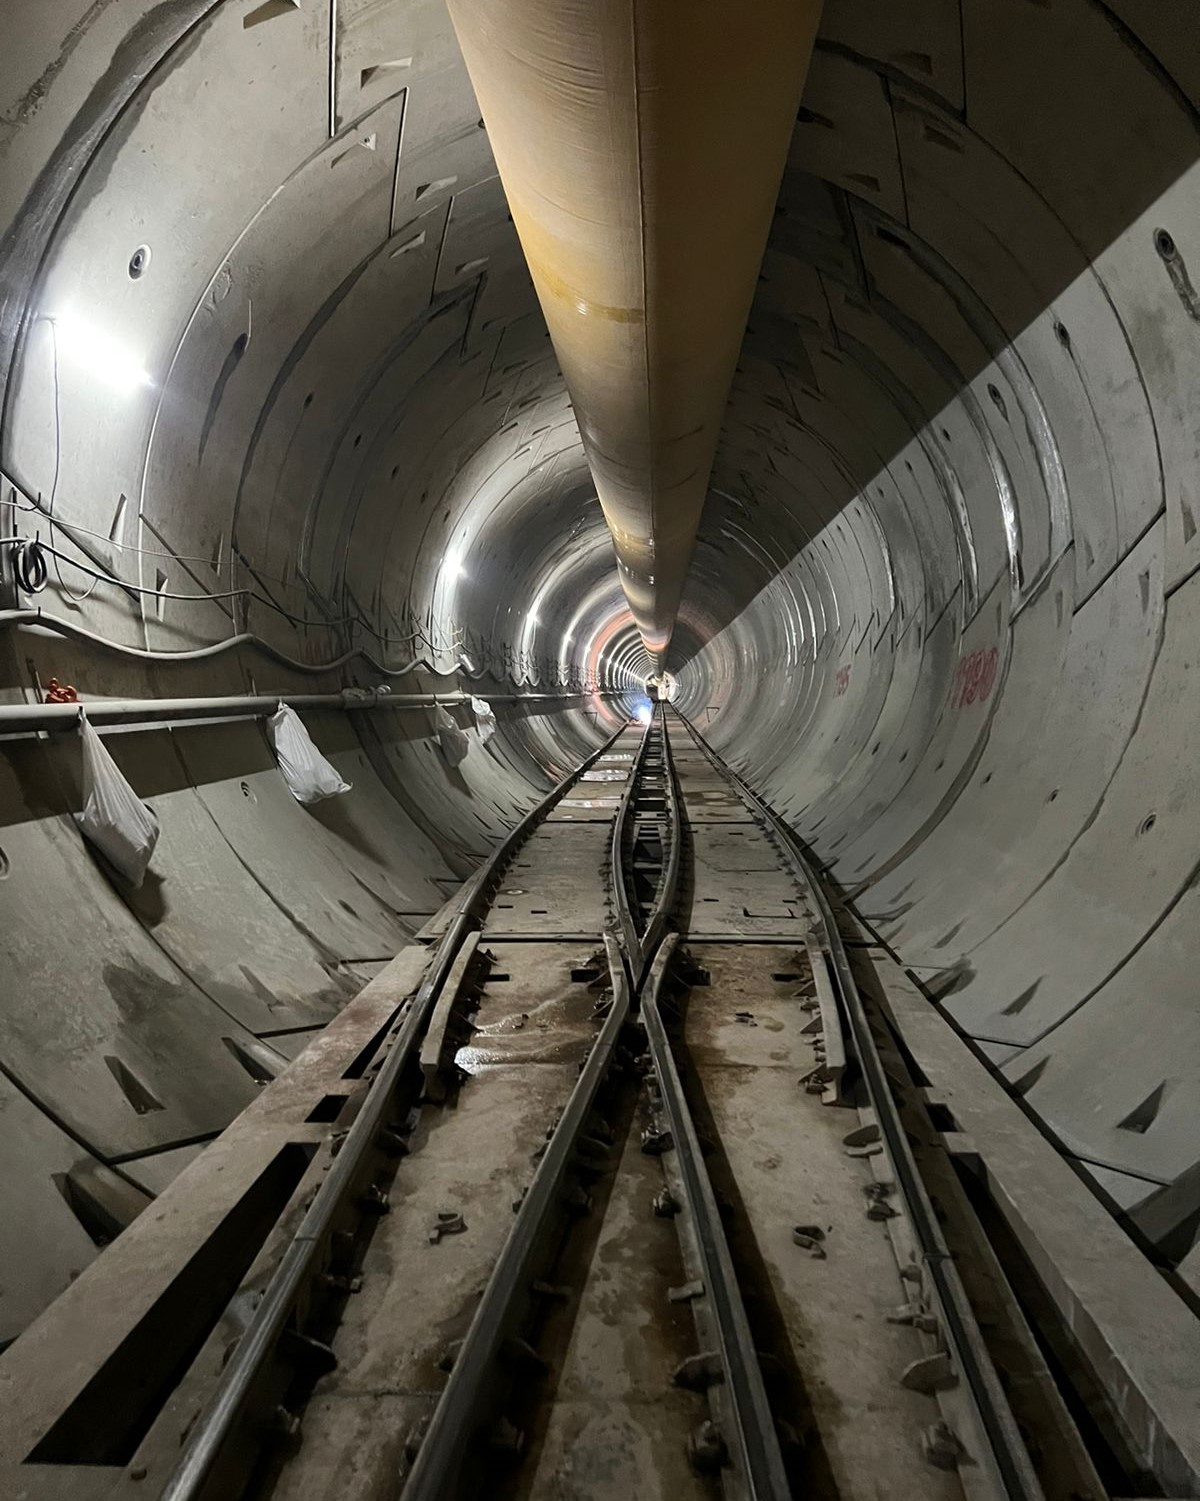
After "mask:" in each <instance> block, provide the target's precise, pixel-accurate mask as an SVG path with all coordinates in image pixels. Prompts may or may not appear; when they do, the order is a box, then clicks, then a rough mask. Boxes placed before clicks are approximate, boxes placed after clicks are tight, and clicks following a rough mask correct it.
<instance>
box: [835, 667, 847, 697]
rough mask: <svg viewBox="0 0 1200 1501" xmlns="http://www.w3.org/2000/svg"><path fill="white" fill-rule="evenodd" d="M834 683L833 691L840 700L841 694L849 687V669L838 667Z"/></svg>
mask: <svg viewBox="0 0 1200 1501" xmlns="http://www.w3.org/2000/svg"><path fill="white" fill-rule="evenodd" d="M834 681H835V683H836V684H837V686H836V688H835V690H834V691H835V692H836V694H837V696H838V698H841V696H842V694H843V693H845V691H846V689H847V688H849V686H850V669H849V667H839V668H838V670H837V677H836V679H835V680H834Z"/></svg>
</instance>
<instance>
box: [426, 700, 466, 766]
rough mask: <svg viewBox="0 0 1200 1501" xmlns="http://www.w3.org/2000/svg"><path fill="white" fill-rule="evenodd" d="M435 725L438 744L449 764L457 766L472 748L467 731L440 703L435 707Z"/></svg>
mask: <svg viewBox="0 0 1200 1501" xmlns="http://www.w3.org/2000/svg"><path fill="white" fill-rule="evenodd" d="M433 727H434V729H435V730H436V731H437V737H438V744H439V745H440V746H441V748H442V755H443V756H444V757H445V761H446V765H447V766H457V765H458V763H459V762H460V761H461V760H462V759H463V757H464V756H465V755H466V754H467V752H468V751H469V750H470V749H471V742H470V741H469V740H468V739H467V735H466V731H465V730H460V729H459V727H458V726H457V725H456V724H455V723H454V721H453V720H452V719H451V718H450V716H449V714H447V713H446V711H445V709H443V708H442V707H441V705H440V704H438V705H436V706H435V707H434V711H433Z"/></svg>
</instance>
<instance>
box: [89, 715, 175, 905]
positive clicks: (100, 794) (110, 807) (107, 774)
mask: <svg viewBox="0 0 1200 1501" xmlns="http://www.w3.org/2000/svg"><path fill="white" fill-rule="evenodd" d="M79 733H80V735H81V737H82V739H83V812H82V813H79V814H77V815H76V819H75V821H76V823H77V824H78V825H79V828H80V832H81V833H82V834H83V836H84V838H85V839H87V840H88V841H89V843H91V844H94V845H95V847H96V848H97V849H98V850H99V851H100V853H101V854H102V855H103V856H104V858H105V859H106V860H107V861H108V863H109V864H110V865H111V866H112V867H113V869H114V870H115V871H117V872H118V873H119V874H120V875H122V876H124V877H125V879H126V880H127V881H129V882H131V883H132V884H133V885H134V886H140V885H141V884H142V880H143V878H144V876H145V874H146V867H147V866H148V865H149V864H150V857H151V855H153V853H154V846H155V845H156V844H157V843H158V819H157V818H156V817H155V815H154V813H153V811H152V810H151V809H150V808H148V807H147V806H146V804H145V803H144V802H142V800H141V798H140V797H138V795H137V793H136V792H135V791H134V790H133V788H132V787H131V786H130V785H129V783H128V782H127V781H126V780H125V777H124V775H123V774H122V772H121V769H120V767H119V766H118V765H117V763H116V762H115V761H114V760H113V758H112V757H111V756H110V755H109V753H108V751H107V749H106V748H105V745H104V742H103V741H102V740H101V739H100V736H99V735H98V734H97V733H96V731H95V730H94V729H93V728H92V726H91V724H89V722H88V718H87V715H86V714H80V716H79Z"/></svg>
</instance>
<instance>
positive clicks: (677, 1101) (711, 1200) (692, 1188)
mask: <svg viewBox="0 0 1200 1501" xmlns="http://www.w3.org/2000/svg"><path fill="white" fill-rule="evenodd" d="M678 941H679V935H678V934H677V933H669V934H668V935H667V937H666V938H665V939H664V940H663V941H662V943H661V944H660V945H659V948H658V952H657V953H656V954H655V956H654V962H653V963H652V964H651V966H650V974H649V976H648V977H647V980H646V984H645V987H644V989H643V993H642V1000H641V1016H642V1022H643V1024H644V1026H645V1028H646V1040H647V1042H648V1043H649V1047H650V1057H651V1059H652V1061H653V1063H654V1072H655V1075H656V1076H657V1078H658V1086H659V1091H660V1093H661V1094H662V1100H663V1107H664V1109H665V1110H666V1113H667V1120H668V1121H669V1122H670V1126H671V1140H672V1143H673V1145H674V1148H675V1160H676V1163H677V1165H678V1168H679V1177H680V1181H681V1183H682V1186H683V1195H684V1199H685V1201H686V1208H687V1214H688V1218H689V1220H690V1221H691V1226H692V1231H693V1234H694V1236H695V1240H696V1248H697V1251H698V1254H699V1258H700V1270H701V1275H702V1280H703V1282H704V1296H705V1298H706V1299H707V1303H708V1308H709V1310H710V1312H711V1314H712V1322H713V1327H714V1330H715V1333H716V1336H717V1343H718V1345H719V1351H718V1353H719V1354H720V1357H721V1364H722V1366H723V1367H724V1370H725V1389H726V1392H727V1393H728V1397H729V1407H730V1410H731V1412H732V1415H733V1427H734V1430H735V1431H734V1439H735V1442H734V1443H733V1444H732V1445H730V1448H731V1450H732V1455H733V1458H734V1463H735V1465H736V1467H737V1469H738V1471H739V1473H740V1475H741V1476H742V1479H743V1481H744V1483H745V1487H746V1494H747V1496H749V1497H751V1498H753V1501H789V1498H790V1497H791V1494H792V1493H791V1488H790V1486H789V1485H788V1480H787V1472H786V1470H785V1468H784V1463H783V1454H782V1452H781V1450H780V1447H779V1435H778V1433H777V1432H776V1428H775V1419H774V1417H773V1416H772V1414H771V1407H770V1403H769V1402H768V1401H767V1393H766V1388H765V1386H764V1385H763V1378H762V1368H761V1366H760V1365H759V1363H758V1356H757V1354H756V1352H755V1348H754V1337H753V1335H752V1334H751V1332H750V1324H749V1321H748V1319H747V1318H746V1309H745V1305H744V1304H743V1302H742V1296H741V1293H740V1291H739V1290H738V1280H737V1273H736V1271H735V1270H734V1266H733V1258H732V1256H731V1255H730V1254H729V1243H728V1241H727V1240H726V1238H725V1231H724V1228H723V1227H722V1224H721V1213H720V1210H719V1209H718V1207H717V1200H716V1195H715V1194H714V1193H713V1187H712V1181H711V1180H710V1178H709V1176H708V1169H707V1168H706V1167H705V1166H704V1156H703V1152H702V1149H701V1146H700V1138H699V1136H698V1135H697V1133H696V1127H695V1123H694V1122H693V1120H692V1113H691V1111H690V1110H689V1109H688V1104H687V1098H686V1096H685V1094H684V1090H683V1082H682V1080H681V1079H680V1076H679V1069H678V1066H677V1065H676V1062H675V1055H674V1052H673V1051H672V1048H671V1041H670V1038H669V1037H668V1035H667V1029H666V1025H665V1023H664V1022H663V1018H662V1011H661V1008H660V1006H659V993H660V991H661V989H662V985H663V981H664V979H665V978H666V974H667V970H668V968H669V966H670V963H671V959H672V958H673V956H674V952H675V947H676V945H677V943H678Z"/></svg>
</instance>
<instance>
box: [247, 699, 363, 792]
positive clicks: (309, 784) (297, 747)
mask: <svg viewBox="0 0 1200 1501" xmlns="http://www.w3.org/2000/svg"><path fill="white" fill-rule="evenodd" d="M267 733H268V734H269V735H270V737H271V744H272V745H273V746H274V747H275V759H276V761H278V762H279V769H280V771H281V772H282V773H283V780H284V781H285V782H286V783H287V784H288V787H289V788H290V789H291V793H292V796H293V797H294V798H295V799H296V801H297V802H298V803H319V802H320V801H321V799H322V798H323V797H337V796H338V794H339V793H342V792H349V791H350V783H349V782H343V781H342V778H341V774H340V773H339V772H338V769H337V767H336V766H334V765H332V764H331V763H330V762H329V761H327V760H326V759H325V757H324V756H323V755H322V754H321V752H320V751H319V750H318V749H317V748H316V746H315V745H314V744H313V743H312V740H311V739H310V738H309V733H308V731H307V730H306V729H305V728H304V722H303V720H302V719H301V718H300V716H299V714H297V713H296V711H295V709H292V708H289V707H288V705H287V704H280V705H279V707H278V709H276V710H275V712H274V714H272V715H271V717H270V719H268V720H267Z"/></svg>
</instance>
